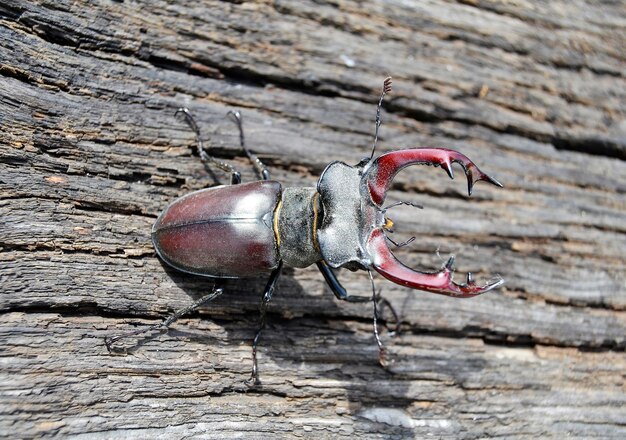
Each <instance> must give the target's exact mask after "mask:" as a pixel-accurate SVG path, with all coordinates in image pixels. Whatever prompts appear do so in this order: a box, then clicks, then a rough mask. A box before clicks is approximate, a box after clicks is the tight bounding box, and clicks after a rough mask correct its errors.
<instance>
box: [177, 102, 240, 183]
mask: <svg viewBox="0 0 626 440" xmlns="http://www.w3.org/2000/svg"><path fill="white" fill-rule="evenodd" d="M179 113H182V114H183V116H185V121H186V122H187V125H189V127H190V128H191V129H192V130H193V132H194V133H195V135H196V143H197V144H198V154H199V155H200V160H201V161H202V162H203V163H204V164H207V163H211V164H213V165H214V166H216V167H217V168H219V169H220V170H222V171H226V172H227V173H230V183H231V184H232V185H235V184H237V183H241V173H240V172H239V171H237V170H236V169H235V168H234V167H233V166H232V165H229V164H227V163H226V162H222V161H221V160H218V159H216V158H215V157H213V156H210V155H209V154H207V152H206V150H205V149H204V143H203V142H202V138H201V137H200V127H198V124H197V123H196V120H195V119H194V117H193V116H192V114H191V112H190V111H189V109H188V108H186V107H181V108H179V109H178V110H176V113H175V114H174V115H177V114H179Z"/></svg>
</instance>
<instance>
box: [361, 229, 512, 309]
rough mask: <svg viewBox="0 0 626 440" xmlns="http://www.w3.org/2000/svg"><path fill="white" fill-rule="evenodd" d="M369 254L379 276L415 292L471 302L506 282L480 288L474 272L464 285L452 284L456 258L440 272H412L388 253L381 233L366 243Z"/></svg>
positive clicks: (501, 280)
mask: <svg viewBox="0 0 626 440" xmlns="http://www.w3.org/2000/svg"><path fill="white" fill-rule="evenodd" d="M367 248H368V252H369V253H370V255H371V256H372V266H373V267H374V269H376V271H377V272H378V273H380V274H381V275H382V276H384V277H385V278H387V279H388V280H389V281H392V282H394V283H396V284H399V285H401V286H406V287H410V288H412V289H419V290H425V291H427V292H432V293H439V294H441V295H447V296H453V297H457V298H470V297H472V296H477V295H480V294H483V293H485V292H488V291H489V290H491V289H495V288H496V287H499V286H501V285H502V284H503V283H504V280H503V279H501V278H498V279H497V280H496V281H494V282H491V283H488V284H487V285H485V286H482V287H481V286H478V285H476V282H475V281H474V276H473V275H472V273H471V272H468V274H467V282H466V283H465V284H457V283H455V282H454V281H452V273H453V272H454V268H453V265H454V257H450V259H449V260H448V262H447V263H446V264H445V266H444V267H443V268H442V269H441V270H440V271H438V272H432V273H426V272H420V271H417V270H414V269H411V268H409V267H407V266H405V265H404V264H402V263H401V262H400V261H399V260H398V259H397V258H396V257H395V256H394V255H393V254H392V253H391V251H390V250H389V247H388V246H387V242H386V238H385V234H384V232H383V231H382V230H381V229H377V230H374V231H373V233H372V235H371V236H370V238H369V240H368V241H367Z"/></svg>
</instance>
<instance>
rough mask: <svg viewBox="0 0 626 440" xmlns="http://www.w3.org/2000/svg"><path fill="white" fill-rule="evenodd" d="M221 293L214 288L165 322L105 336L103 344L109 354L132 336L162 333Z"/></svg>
mask: <svg viewBox="0 0 626 440" xmlns="http://www.w3.org/2000/svg"><path fill="white" fill-rule="evenodd" d="M222 293H224V291H223V290H222V289H220V288H216V287H214V288H213V290H211V293H209V294H208V295H205V296H203V297H202V298H199V299H198V300H196V301H194V302H193V303H192V304H190V305H189V306H187V307H185V308H183V309H180V310H177V311H176V312H174V313H173V314H172V315H170V316H169V317H168V318H167V319H165V321H163V322H161V323H159V324H154V325H151V326H149V327H145V328H141V329H138V330H134V331H130V332H127V333H122V334H120V335H117V336H112V337H109V336H105V338H104V344H105V345H106V347H107V350H108V351H109V353H111V352H112V351H113V344H115V343H116V342H118V341H120V340H122V339H126V338H130V337H132V336H138V335H141V334H144V333H150V332H153V331H157V330H159V331H162V330H165V329H168V328H169V327H170V325H172V324H173V323H174V322H176V321H177V320H178V319H180V318H181V317H182V316H184V315H186V314H187V313H191V312H193V311H194V310H196V309H197V308H198V307H201V306H202V305H204V304H206V303H208V302H209V301H212V300H214V299H215V298H217V297H218V296H220V295H221V294H222Z"/></svg>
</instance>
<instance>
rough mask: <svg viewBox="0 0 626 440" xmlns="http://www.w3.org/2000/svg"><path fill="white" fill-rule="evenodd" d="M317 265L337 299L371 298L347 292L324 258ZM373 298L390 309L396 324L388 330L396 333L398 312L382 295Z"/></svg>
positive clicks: (361, 299)
mask: <svg viewBox="0 0 626 440" xmlns="http://www.w3.org/2000/svg"><path fill="white" fill-rule="evenodd" d="M317 267H318V268H319V270H320V272H322V276H323V277H324V280H325V281H326V284H328V286H329V287H330V290H331V291H332V292H333V294H334V295H335V297H336V298H337V299H339V300H341V301H347V302H352V303H361V302H369V301H372V298H371V297H369V296H359V295H350V294H348V291H347V290H346V289H345V287H343V286H342V285H341V283H340V282H339V280H338V279H337V276H336V275H335V273H334V272H333V271H332V269H331V268H330V267H328V264H326V262H325V261H324V260H322V261H319V262H318V263H317ZM375 299H376V302H377V303H380V304H381V305H383V306H386V307H387V308H389V310H390V311H391V314H392V315H393V320H394V322H395V323H396V325H395V327H394V329H393V330H390V331H391V332H392V333H397V332H398V330H399V329H400V319H399V317H398V313H397V312H396V309H395V308H394V307H393V306H392V305H391V303H390V302H389V300H387V299H386V298H384V297H382V296H381V295H380V294H378V295H376V296H375ZM385 327H387V324H385Z"/></svg>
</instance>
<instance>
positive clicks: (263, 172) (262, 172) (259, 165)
mask: <svg viewBox="0 0 626 440" xmlns="http://www.w3.org/2000/svg"><path fill="white" fill-rule="evenodd" d="M226 115H227V116H232V117H233V120H234V121H235V124H237V128H239V145H241V149H242V150H243V151H244V153H246V156H248V159H250V162H252V165H254V168H256V171H257V173H259V177H261V180H269V179H270V172H269V171H268V169H267V168H265V165H263V162H261V159H259V157H258V156H257V155H256V154H254V153H251V152H250V150H248V148H247V147H246V139H245V137H244V135H243V121H242V119H241V113H240V112H239V111H237V110H230V111H229V112H228V113H226Z"/></svg>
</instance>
